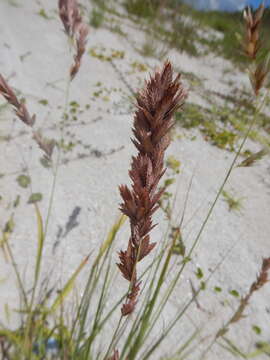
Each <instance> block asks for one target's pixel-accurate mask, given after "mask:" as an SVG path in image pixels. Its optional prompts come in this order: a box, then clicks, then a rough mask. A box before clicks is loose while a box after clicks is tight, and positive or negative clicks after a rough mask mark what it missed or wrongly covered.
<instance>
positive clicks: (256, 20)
mask: <svg viewBox="0 0 270 360" xmlns="http://www.w3.org/2000/svg"><path fill="white" fill-rule="evenodd" d="M263 13H264V3H263V2H262V3H261V5H260V6H259V8H258V10H257V11H256V12H255V13H252V11H251V8H250V7H249V6H248V7H247V8H246V10H245V11H244V20H245V22H246V31H245V34H246V36H245V41H244V44H243V46H244V51H245V54H246V55H247V56H248V57H249V58H251V59H255V58H256V56H257V53H258V51H259V50H260V47H261V41H260V32H259V28H260V25H261V22H262V17H263Z"/></svg>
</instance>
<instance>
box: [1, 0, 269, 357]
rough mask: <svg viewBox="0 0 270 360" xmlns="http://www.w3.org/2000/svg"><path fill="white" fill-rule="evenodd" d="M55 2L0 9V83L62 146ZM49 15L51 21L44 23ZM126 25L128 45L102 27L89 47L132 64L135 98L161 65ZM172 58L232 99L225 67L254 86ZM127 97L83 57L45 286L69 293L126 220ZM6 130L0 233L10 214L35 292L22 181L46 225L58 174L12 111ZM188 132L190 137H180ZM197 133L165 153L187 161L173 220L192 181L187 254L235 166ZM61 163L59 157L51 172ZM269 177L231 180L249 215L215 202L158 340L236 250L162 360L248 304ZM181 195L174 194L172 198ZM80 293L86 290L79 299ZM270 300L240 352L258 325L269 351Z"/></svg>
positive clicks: (61, 67)
mask: <svg viewBox="0 0 270 360" xmlns="http://www.w3.org/2000/svg"><path fill="white" fill-rule="evenodd" d="M55 3H56V2H55V1H53V0H50V1H34V0H28V1H19V0H18V4H19V6H18V7H15V6H12V5H11V4H10V3H9V2H8V1H7V0H2V1H1V2H0V49H1V50H0V72H1V73H2V74H3V75H4V76H5V77H6V78H8V79H9V84H10V85H11V86H12V87H14V88H15V89H16V90H18V91H20V92H21V94H22V96H23V97H25V98H26V99H27V107H28V108H29V111H30V112H31V113H36V114H37V121H36V125H35V126H36V127H37V128H40V129H41V130H42V132H43V133H44V134H45V135H46V136H48V137H52V138H55V139H60V137H61V133H60V130H59V126H58V125H59V122H60V121H61V115H62V112H63V106H64V98H65V86H66V77H67V73H68V69H69V66H70V63H71V61H72V57H71V56H69V55H68V44H67V39H66V36H65V34H64V33H63V31H62V24H61V23H60V21H59V20H58V18H57V14H56V4H55ZM85 5H86V9H89V6H88V3H86V1H85ZM42 8H44V9H45V11H46V14H48V16H49V17H50V19H45V18H44V17H42V16H40V15H38V12H39V11H40V9H42ZM121 25H122V27H123V29H124V30H125V32H126V33H127V34H128V37H127V38H124V37H122V36H120V35H119V34H116V33H113V32H111V31H109V30H107V29H104V28H100V29H97V30H95V29H91V31H90V34H89V41H88V45H87V47H88V49H90V48H95V49H96V50H95V51H96V52H97V53H99V52H101V53H104V52H105V53H108V54H110V53H111V51H112V49H113V50H117V51H123V52H124V58H123V59H115V60H114V63H115V65H116V67H117V68H118V69H120V71H121V73H122V74H124V76H125V78H126V80H127V82H128V83H129V84H130V85H131V86H132V88H133V89H134V90H136V89H138V88H139V87H140V86H141V85H142V84H143V79H144V78H145V76H146V75H147V72H139V71H136V69H135V70H134V68H133V67H132V66H131V64H132V63H133V62H134V61H137V62H139V63H143V64H146V65H147V66H148V69H149V70H151V69H153V68H154V66H156V65H160V64H161V62H160V61H159V60H156V59H149V58H147V59H144V58H143V57H142V56H141V55H139V54H138V52H137V51H136V50H135V48H136V47H138V46H139V44H141V43H142V42H143V41H144V36H145V35H144V34H143V32H142V31H140V30H139V29H138V28H137V26H135V25H134V24H132V23H131V22H129V21H128V20H126V19H123V20H122V22H121ZM103 47H104V49H103ZM168 58H170V59H171V60H172V62H173V63H174V65H175V66H176V67H177V69H180V70H182V71H185V72H192V73H194V74H195V75H196V76H198V77H199V78H201V79H202V80H203V86H204V88H205V89H208V90H215V91H219V92H223V93H226V94H229V93H230V90H231V89H230V87H229V85H228V83H225V82H224V81H223V80H224V72H223V70H224V69H225V68H226V69H228V68H229V69H230V70H231V71H230V73H228V74H227V75H226V79H227V80H228V81H229V80H232V81H233V82H234V83H235V84H239V87H246V88H248V86H249V85H248V81H247V79H246V74H242V73H238V72H237V71H235V70H234V69H233V66H232V65H231V64H230V63H229V62H228V61H225V60H223V59H221V58H217V57H215V56H211V55H208V56H205V57H200V58H191V57H190V56H189V55H187V54H185V53H181V54H180V53H179V52H177V51H176V50H170V51H169V52H168ZM184 82H185V84H186V86H189V87H190V97H189V101H193V102H196V103H198V104H200V105H203V106H207V102H206V101H205V99H204V97H202V96H201V92H202V91H203V90H202V89H201V88H200V89H196V87H193V86H192V85H189V84H188V80H185V79H184ZM100 90H102V92H101V93H100V92H99V91H100ZM130 95H131V94H130V92H129V90H128V89H127V87H126V85H125V84H124V83H123V81H122V79H121V78H120V77H119V73H117V72H116V71H115V68H113V67H112V66H111V64H110V63H109V62H107V61H101V60H100V59H98V58H97V57H93V56H90V55H89V54H88V53H87V54H86V55H85V57H84V59H83V64H82V68H81V70H80V72H79V74H78V76H77V77H76V78H75V80H74V81H73V82H72V84H71V87H70V92H69V101H77V102H78V103H79V104H80V109H82V110H83V111H82V112H81V113H79V114H76V116H78V120H69V121H67V122H66V125H65V129H64V139H65V143H66V144H68V142H69V141H73V142H76V141H79V143H76V146H75V147H74V148H73V150H72V151H69V152H67V153H63V154H62V164H61V166H60V169H59V172H58V176H57V183H56V192H55V197H54V202H53V208H52V214H51V218H50V219H51V220H50V223H49V229H48V234H47V239H46V244H45V250H44V254H45V255H44V259H43V264H44V267H43V271H44V275H43V276H44V277H45V276H46V275H49V276H50V277H51V279H52V280H54V281H55V282H57V281H58V282H60V281H61V283H63V282H64V281H65V279H67V277H68V276H70V275H71V274H72V272H73V271H74V269H75V268H76V267H77V266H78V264H79V263H80V262H81V261H82V259H83V258H84V257H85V256H86V255H87V254H89V252H92V251H94V252H95V251H97V249H98V247H99V245H100V244H101V241H102V240H103V239H104V237H105V236H106V233H107V232H108V230H109V228H110V226H111V225H112V224H113V223H114V221H115V219H116V218H117V216H118V210H117V208H118V204H119V202H120V197H119V193H118V185H119V184H121V183H126V182H129V180H128V168H129V161H130V157H131V155H132V154H134V152H135V151H134V147H133V146H132V144H131V142H130V136H131V125H132V102H131V99H130ZM41 99H47V100H48V105H47V106H44V105H41V104H40V103H39V101H40V100H41ZM1 101H2V100H1ZM1 103H2V102H1ZM88 104H89V105H90V108H89V109H88V108H87V105H88ZM0 121H1V123H0V124H1V134H0V135H1V137H6V136H8V137H9V140H8V141H6V140H5V139H4V138H3V139H2V140H1V143H0V149H1V150H0V159H1V171H0V172H1V174H3V176H2V177H1V178H0V189H1V196H2V200H1V208H0V215H1V216H0V225H1V228H2V229H3V228H4V226H5V223H6V222H7V220H8V219H9V217H10V215H11V214H13V213H14V223H15V229H14V232H13V233H12V235H11V239H10V243H11V245H12V249H13V251H14V254H15V257H16V261H17V264H18V266H19V268H20V270H21V271H22V273H24V278H25V283H26V284H29V285H28V286H30V284H31V281H30V280H31V278H32V275H33V271H32V270H33V266H34V260H35V254H36V233H37V230H36V220H35V212H34V208H33V206H31V205H29V204H27V200H28V198H29V196H30V194H31V193H30V189H29V188H28V189H22V188H21V187H20V186H19V185H18V184H17V182H16V178H17V176H18V175H20V174H22V173H25V171H26V170H25V169H27V171H28V172H29V174H30V177H31V186H32V191H33V192H40V193H42V194H43V200H42V201H41V203H40V209H41V212H42V215H43V217H44V218H45V217H46V214H47V211H48V206H49V195H50V191H51V188H52V183H53V174H52V171H51V169H46V168H44V167H43V166H42V165H41V164H40V158H41V156H42V153H41V151H40V149H38V147H37V145H36V144H35V143H34V142H33V140H32V139H31V133H30V131H29V130H28V128H27V127H25V126H24V124H22V123H21V122H20V121H19V120H17V119H15V117H14V115H13V114H12V112H11V111H10V109H7V110H5V111H4V112H1V114H0ZM183 133H184V134H186V135H187V136H181V137H180V138H178V137H177V135H182V134H183ZM194 134H195V135H197V136H196V139H195V140H194V141H192V140H190V138H191V136H190V134H189V133H186V131H183V130H182V129H181V128H179V127H177V128H176V130H175V134H174V137H175V140H174V141H173V143H172V145H171V147H170V148H169V150H168V154H171V155H172V154H173V155H174V156H175V157H176V158H177V159H178V160H180V161H181V174H180V176H179V180H178V182H177V184H178V185H177V191H178V195H177V201H176V210H175V214H178V213H180V211H181V210H183V204H184V200H185V196H186V194H187V189H188V186H189V183H190V180H191V178H192V176H193V175H194V178H193V183H192V187H191V191H190V195H189V199H188V206H187V209H186V214H185V221H184V226H183V237H184V240H185V242H186V246H187V248H189V247H190V246H191V244H192V241H193V240H194V238H195V236H196V234H197V232H198V229H199V228H200V226H201V224H202V221H203V219H204V218H205V216H206V213H207V211H208V209H209V206H210V204H211V202H212V201H213V199H214V197H215V194H216V191H217V189H218V187H219V186H220V184H221V183H222V181H223V178H224V176H225V173H226V170H227V169H228V167H229V166H230V163H231V161H232V158H233V154H232V153H229V152H226V151H222V150H219V149H217V148H216V147H214V146H211V145H210V144H209V143H207V142H206V141H204V139H203V138H202V136H201V135H200V134H199V133H197V132H196V131H195V132H194ZM194 134H193V135H194ZM247 148H254V149H256V148H258V145H256V144H252V143H250V144H248V145H247ZM56 153H57V151H55V154H54V157H55V158H54V161H55V160H56ZM269 175H270V161H269V157H268V158H265V159H264V160H263V161H261V162H260V163H258V164H257V165H256V166H255V167H253V168H239V169H236V170H234V172H233V174H232V176H231V179H230V181H229V184H227V186H226V189H228V190H230V189H233V190H234V193H235V194H236V197H243V198H244V201H243V205H244V206H243V209H242V210H241V212H228V206H227V204H226V203H225V202H224V201H222V200H220V201H219V203H218V204H217V206H216V209H215V211H214V214H213V216H212V217H211V219H210V221H209V223H208V225H207V227H206V229H205V231H204V233H203V235H202V237H201V241H200V243H199V246H198V247H197V249H196V251H195V253H194V256H193V259H192V262H191V264H189V265H188V266H187V271H186V272H184V274H183V281H182V285H181V286H179V287H178V288H177V291H176V292H175V294H174V295H173V296H172V299H171V301H170V304H169V306H168V307H167V309H166V310H165V312H164V314H163V315H162V319H161V322H160V325H159V327H158V328H157V330H156V332H157V333H160V332H161V331H162V330H161V329H162V327H163V320H164V321H165V320H166V321H167V320H169V319H171V318H173V316H174V313H175V311H177V310H178V309H179V308H180V307H181V306H182V305H183V303H185V301H186V300H187V299H189V298H190V296H191V289H190V285H189V279H191V278H192V279H193V282H194V284H195V285H196V287H197V286H198V285H199V282H198V280H197V279H196V277H194V271H195V270H196V266H199V267H200V268H201V269H202V270H203V272H204V274H205V277H206V276H208V275H209V274H210V272H211V270H213V269H214V268H215V266H216V265H217V264H218V263H219V262H220V261H221V259H222V257H223V256H224V255H225V254H226V253H227V252H228V251H229V250H230V249H231V251H230V253H229V255H227V257H226V260H225V261H224V263H222V265H221V266H220V267H219V269H218V270H217V271H216V273H215V274H214V276H213V278H212V279H211V281H210V283H209V286H208V289H207V290H205V292H203V293H202V294H201V295H200V298H199V301H200V305H201V306H202V308H204V309H207V311H201V310H199V309H197V308H196V306H193V307H192V309H191V310H190V311H189V316H188V317H185V320H184V322H181V324H179V326H177V327H176V328H175V332H174V333H172V335H171V336H170V337H169V338H168V340H167V341H166V342H164V344H163V345H162V346H161V348H160V350H159V355H161V354H162V355H164V354H165V355H166V354H170V353H171V349H174V345H178V346H179V344H180V343H181V341H182V340H183V339H184V338H185V337H186V336H187V334H190V333H191V332H192V331H193V330H194V328H195V327H199V328H200V327H202V326H203V327H204V332H203V333H202V335H200V336H201V339H202V340H204V341H206V342H207V336H208V335H213V334H214V333H215V330H214V329H218V328H219V327H220V326H221V324H222V323H224V322H226V320H228V318H229V317H230V314H232V308H236V307H237V303H238V300H236V299H233V297H232V296H230V295H228V291H229V290H232V289H236V290H238V291H239V293H240V294H245V292H246V291H247V290H248V288H249V286H250V284H251V283H252V281H254V280H255V278H256V274H257V273H258V270H259V268H260V265H261V259H262V257H263V256H264V257H267V256H270V246H269V240H270V239H269V234H270V222H269V215H270V201H269V200H270V181H269ZM174 189H175V190H176V187H174ZM17 195H20V204H19V206H18V207H17V208H16V209H13V206H12V204H13V202H14V201H15V199H16V197H17ZM76 208H77V210H78V208H79V214H78V217H77V219H76V221H77V222H78V225H77V226H76V227H75V228H74V229H72V230H71V231H70V232H69V233H68V234H67V235H66V236H64V237H60V241H59V242H57V233H58V232H59V227H61V228H62V229H63V232H65V226H66V224H67V223H68V220H69V217H70V216H71V214H72V212H73V211H74V209H76ZM156 217H157V219H158V220H160V222H161V225H160V227H159V228H157V229H155V231H154V233H153V239H155V241H158V240H160V239H162V235H163V234H164V231H165V229H166V222H165V221H164V216H163V214H162V213H161V212H160V213H159V214H158V215H157V216H156ZM127 236H128V228H127V226H125V227H124V229H123V230H122V231H121V232H120V236H119V240H118V242H117V244H115V257H116V253H117V250H119V249H120V248H121V246H122V245H123V244H124V243H125V242H126V241H127ZM0 256H1V261H0V280H1V283H0V286H1V287H0V293H1V297H0V307H1V308H0V314H1V320H3V321H6V320H4V318H5V316H4V307H5V304H9V306H10V308H14V307H16V304H17V290H16V285H15V278H14V276H13V273H12V271H11V266H10V264H9V263H8V262H6V261H5V257H4V255H3V253H2V251H1V253H0ZM175 261H176V262H178V261H179V259H178V258H177V257H176V258H175ZM170 275H171V276H173V274H170ZM86 276H87V273H83V274H82V276H81V278H80V281H81V282H82V283H83V281H84V279H85V277H86ZM79 284H80V282H79V283H78V289H79V290H78V291H80V285H79ZM214 286H220V287H221V288H222V289H223V293H222V294H219V295H217V294H215V293H214V291H213V287H214ZM126 287H127V284H126V282H125V281H124V280H122V279H121V277H119V278H118V280H117V288H118V289H119V293H120V292H121V290H123V291H124V289H126ZM269 296H270V287H269V286H267V285H266V286H265V287H264V288H263V289H262V290H261V291H260V292H258V293H257V294H256V295H255V296H254V297H253V298H252V301H251V303H250V306H249V308H248V310H247V312H246V313H247V314H248V315H250V316H249V317H247V318H246V319H243V320H242V321H241V323H239V325H237V326H235V327H234V329H232V331H231V332H230V336H231V338H233V339H235V338H236V339H237V344H238V345H240V346H241V345H242V346H243V348H244V349H248V347H250V346H252V345H254V343H255V342H256V341H258V340H260V337H259V336H257V335H255V333H254V332H253V331H252V329H251V326H252V325H254V324H256V325H258V326H260V327H261V329H262V334H263V335H262V338H264V339H265V340H268V341H269V336H268V337H267V332H268V335H269V326H268V324H269V323H270V307H269V300H268V299H269ZM222 303H223V305H222ZM14 321H15V320H14ZM13 324H14V322H13ZM112 325H114V322H112ZM202 347H204V346H202ZM198 349H199V348H198ZM219 352H220V348H213V351H212V352H210V353H209V354H208V357H207V358H208V359H210V360H211V359H213V360H214V359H219V358H220V359H222V360H226V359H230V358H231V356H230V354H229V353H225V355H222V357H219ZM194 356H195V355H191V356H190V359H194V360H195V359H197V357H196V356H195V357H194ZM153 358H155V357H153Z"/></svg>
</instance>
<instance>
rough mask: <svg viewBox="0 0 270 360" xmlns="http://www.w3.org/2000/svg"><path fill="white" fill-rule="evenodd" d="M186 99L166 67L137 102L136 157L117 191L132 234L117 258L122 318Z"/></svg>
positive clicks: (131, 301)
mask: <svg viewBox="0 0 270 360" xmlns="http://www.w3.org/2000/svg"><path fill="white" fill-rule="evenodd" d="M186 96H187V94H186V91H185V90H184V88H183V86H182V84H181V82H180V75H178V76H177V77H176V78H175V79H174V80H173V70H172V66H171V64H170V62H166V63H165V65H164V67H163V69H162V70H161V71H157V72H156V73H155V74H154V76H153V77H151V78H150V80H149V81H148V82H147V83H146V85H145V89H144V90H143V91H142V92H141V93H140V94H139V95H138V97H137V111H136V113H135V118H134V127H133V134H134V138H133V139H132V142H133V144H134V145H135V147H136V148H137V150H138V154H137V156H136V157H133V158H132V163H131V170H130V171H129V176H130V178H131V181H132V188H131V189H129V188H128V187H127V186H126V185H121V186H120V187H119V189H120V194H121V196H122V199H123V203H122V204H121V207H120V209H121V211H122V212H123V213H124V214H125V215H127V216H128V218H129V220H130V231H131V235H130V239H129V241H128V247H127V250H125V251H121V252H120V253H119V258H120V263H118V267H119V269H120V271H121V273H122V275H123V276H124V278H125V279H126V280H128V281H129V282H130V292H129V294H128V296H127V300H126V302H125V304H123V306H122V309H121V312H122V315H123V316H125V315H128V314H130V313H132V312H133V311H134V308H135V305H136V302H137V296H138V293H139V291H140V282H138V280H137V263H138V262H139V261H141V260H142V259H143V258H144V257H145V256H147V255H148V254H149V253H150V252H151V251H152V249H153V248H154V246H155V243H151V242H150V231H151V230H152V229H153V228H154V226H155V225H153V223H152V215H153V214H154V212H155V211H156V210H157V209H158V208H159V204H158V201H159V199H160V197H161V195H162V194H163V189H162V190H157V186H158V183H159V180H160V179H161V177H162V176H163V174H164V172H165V169H164V153H165V150H166V149H167V147H168V146H169V144H170V135H169V131H170V130H171V128H172V127H173V125H174V121H173V114H174V112H175V111H176V110H177V109H178V108H179V107H181V106H182V104H183V102H184V99H185V98H186Z"/></svg>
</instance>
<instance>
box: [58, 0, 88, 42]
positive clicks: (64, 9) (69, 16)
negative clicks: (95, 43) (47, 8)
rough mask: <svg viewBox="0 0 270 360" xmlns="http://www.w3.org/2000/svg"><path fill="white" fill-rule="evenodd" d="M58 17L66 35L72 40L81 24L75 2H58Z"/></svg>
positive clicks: (60, 0) (71, 0) (69, 0)
mask: <svg viewBox="0 0 270 360" xmlns="http://www.w3.org/2000/svg"><path fill="white" fill-rule="evenodd" d="M58 8H59V16H60V19H61V20H62V23H63V25H64V28H65V32H66V34H67V35H68V36H69V37H71V38H73V37H74V36H75V33H76V30H77V28H78V26H79V25H80V24H81V22H82V18H81V15H80V12H79V8H78V3H77V1H76V0H59V1H58Z"/></svg>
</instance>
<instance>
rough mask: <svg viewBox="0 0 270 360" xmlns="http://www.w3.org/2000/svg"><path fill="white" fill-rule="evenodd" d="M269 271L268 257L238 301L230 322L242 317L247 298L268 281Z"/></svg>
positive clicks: (269, 259) (269, 261) (269, 262)
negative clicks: (245, 293)
mask: <svg viewBox="0 0 270 360" xmlns="http://www.w3.org/2000/svg"><path fill="white" fill-rule="evenodd" d="M269 271H270V258H266V259H263V262H262V267H261V271H260V273H259V275H258V277H257V279H256V281H254V282H253V284H252V285H251V286H250V288H249V292H248V293H247V295H246V296H245V297H243V298H242V299H241V301H240V305H239V307H238V309H237V311H236V312H235V314H234V315H233V317H232V318H231V320H230V324H232V323H235V322H237V321H239V320H240V319H241V318H243V317H244V315H243V313H244V310H245V309H246V307H247V306H248V303H249V300H250V298H251V296H252V295H253V294H254V292H256V291H258V290H260V289H261V288H262V287H263V286H264V285H265V284H266V283H267V282H268V281H269V279H268V272H269Z"/></svg>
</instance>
